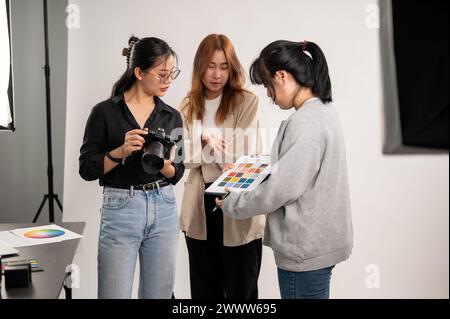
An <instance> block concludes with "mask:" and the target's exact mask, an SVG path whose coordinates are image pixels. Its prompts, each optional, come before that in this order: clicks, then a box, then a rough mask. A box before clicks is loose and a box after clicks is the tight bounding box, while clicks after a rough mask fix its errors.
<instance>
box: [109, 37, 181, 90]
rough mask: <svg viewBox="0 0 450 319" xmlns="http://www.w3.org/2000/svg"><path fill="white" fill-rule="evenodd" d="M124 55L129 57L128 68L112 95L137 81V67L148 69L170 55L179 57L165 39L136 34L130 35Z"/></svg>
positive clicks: (128, 87)
mask: <svg viewBox="0 0 450 319" xmlns="http://www.w3.org/2000/svg"><path fill="white" fill-rule="evenodd" d="M122 55H123V56H125V57H126V58H127V69H126V71H125V72H124V73H123V75H122V76H121V78H120V79H119V80H118V81H117V82H116V84H114V86H113V89H112V93H111V96H112V97H114V96H116V95H119V94H122V93H124V92H125V91H127V90H128V89H130V88H131V87H132V86H133V84H134V83H135V82H136V76H135V75H134V69H135V68H137V67H138V68H140V69H141V70H142V71H146V70H147V69H150V68H153V67H155V66H157V65H159V64H160V63H163V62H164V61H165V60H167V59H168V58H169V57H170V56H173V57H174V58H175V59H176V58H177V55H176V53H175V51H173V49H172V48H171V47H170V46H169V45H168V44H167V43H166V42H165V41H164V40H161V39H158V38H153V37H151V38H142V39H139V38H137V37H135V36H131V37H130V39H129V40H128V48H124V49H123V50H122Z"/></svg>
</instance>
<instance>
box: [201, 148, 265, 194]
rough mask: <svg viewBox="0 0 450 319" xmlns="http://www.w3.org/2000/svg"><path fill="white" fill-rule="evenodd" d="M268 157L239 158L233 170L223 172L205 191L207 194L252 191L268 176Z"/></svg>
mask: <svg viewBox="0 0 450 319" xmlns="http://www.w3.org/2000/svg"><path fill="white" fill-rule="evenodd" d="M269 163H270V157H268V156H264V157H262V156H259V157H249V156H244V157H241V158H240V159H239V160H238V161H237V162H236V163H235V167H234V169H233V170H230V171H228V172H225V173H224V174H223V175H222V176H220V178H219V179H217V180H216V181H215V182H214V183H213V184H212V185H211V186H210V187H209V188H208V189H207V190H206V193H208V194H219V195H220V194H224V193H226V191H225V188H229V189H232V190H233V191H251V190H254V189H255V188H256V187H257V186H258V185H259V184H261V182H262V181H264V179H265V178H266V177H267V176H268V175H269V174H270V164H269Z"/></svg>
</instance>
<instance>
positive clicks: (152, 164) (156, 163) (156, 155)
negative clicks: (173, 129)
mask: <svg viewBox="0 0 450 319" xmlns="http://www.w3.org/2000/svg"><path fill="white" fill-rule="evenodd" d="M141 164H142V168H143V169H144V171H145V172H146V173H147V174H157V173H159V171H160V170H161V169H162V168H163V167H164V145H163V144H162V143H160V142H158V141H152V142H150V143H149V145H148V146H147V147H146V148H145V150H144V155H143V156H142V161H141Z"/></svg>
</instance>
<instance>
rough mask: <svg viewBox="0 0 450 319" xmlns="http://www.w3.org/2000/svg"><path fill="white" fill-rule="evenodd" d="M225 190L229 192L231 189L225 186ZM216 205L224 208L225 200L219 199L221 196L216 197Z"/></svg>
mask: <svg viewBox="0 0 450 319" xmlns="http://www.w3.org/2000/svg"><path fill="white" fill-rule="evenodd" d="M225 191H226V192H229V189H228V188H225ZM216 206H217V207H220V208H222V206H223V200H221V199H219V198H216Z"/></svg>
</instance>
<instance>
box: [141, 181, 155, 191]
mask: <svg viewBox="0 0 450 319" xmlns="http://www.w3.org/2000/svg"><path fill="white" fill-rule="evenodd" d="M152 185H153V183H149V184H145V185H144V186H142V188H143V189H144V191H146V192H148V191H151V190H152V189H153V188H152Z"/></svg>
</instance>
